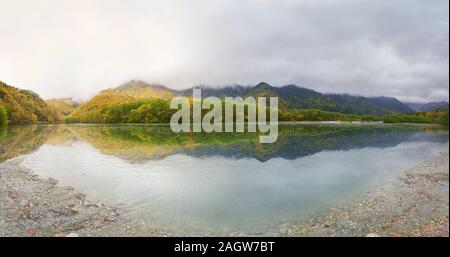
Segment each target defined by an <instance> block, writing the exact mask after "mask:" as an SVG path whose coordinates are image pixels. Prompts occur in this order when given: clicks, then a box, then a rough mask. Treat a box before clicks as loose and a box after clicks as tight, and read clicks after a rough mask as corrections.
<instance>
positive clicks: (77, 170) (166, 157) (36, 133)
mask: <svg viewBox="0 0 450 257" xmlns="http://www.w3.org/2000/svg"><path fill="white" fill-rule="evenodd" d="M448 140H449V139H448V130H447V129H445V128H444V129H442V128H440V127H435V126H405V125H371V126H358V125H320V126H317V125H301V126H300V125H285V126H284V125H283V126H281V127H280V131H279V137H278V141H277V142H276V143H274V144H260V143H259V135H258V134H251V133H250V134H245V133H215V134H208V133H200V134H196V133H188V134H183V133H181V134H174V133H172V132H171V131H170V129H169V127H167V126H137V125H121V126H100V125H95V126H94V125H92V126H90V125H67V126H65V125H61V126H30V127H13V128H10V129H8V131H7V133H6V134H3V136H2V138H1V139H0V145H2V149H3V151H2V152H1V153H0V160H5V159H8V158H12V157H14V156H18V155H26V156H25V158H24V160H23V162H22V165H25V166H26V167H28V168H30V169H32V170H33V171H34V172H35V173H37V174H38V175H40V176H44V177H46V176H51V177H54V178H56V179H58V180H59V181H61V183H62V184H65V185H70V186H73V187H75V188H77V190H81V191H83V192H84V193H86V194H87V195H88V196H89V197H93V198H99V199H100V200H101V201H104V202H107V203H111V204H114V205H120V206H123V208H124V209H125V210H126V211H127V215H129V216H130V217H134V218H138V219H139V220H148V221H150V222H151V223H158V224H160V225H161V226H165V227H175V228H176V229H188V230H193V229H201V230H203V231H211V230H223V229H224V228H227V227H228V228H234V229H238V230H246V231H255V230H261V229H262V228H263V227H265V226H268V225H271V224H276V223H278V222H281V221H285V220H290V219H296V218H298V217H299V215H300V214H301V213H308V215H309V213H310V210H314V209H316V208H319V207H322V206H327V204H329V203H336V202H337V201H340V200H342V199H346V198H349V196H351V195H354V194H358V193H360V192H365V191H366V190H368V188H369V187H370V186H372V185H375V184H377V183H381V182H382V181H383V180H384V179H386V178H388V177H389V176H390V175H391V174H393V173H394V171H398V170H401V169H403V168H405V167H409V166H412V165H414V164H415V163H416V162H417V161H419V160H421V159H423V158H428V157H431V156H434V155H436V154H437V152H439V151H440V150H441V149H442V147H444V146H447V147H448ZM305 215H306V214H305ZM219 234H221V233H219Z"/></svg>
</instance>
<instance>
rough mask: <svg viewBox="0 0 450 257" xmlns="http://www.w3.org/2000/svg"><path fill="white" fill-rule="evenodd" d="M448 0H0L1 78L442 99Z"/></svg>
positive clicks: (67, 92) (30, 84) (48, 91)
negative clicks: (292, 88) (265, 86)
mask: <svg viewBox="0 0 450 257" xmlns="http://www.w3.org/2000/svg"><path fill="white" fill-rule="evenodd" d="M448 5H449V1H448V0H421V1H419V0H377V1H373V0H367V1H362V0H361V1H357V0H339V1H338V0H320V1H317V0H299V1H294V0H291V1H288V0H273V1H271V0H189V1H186V0H174V1H171V0H154V1H151V0H128V1H119V0H104V1H94V0H73V1H72V0H64V1H61V0H40V1H31V0H29V1H22V0H14V1H12V0H0V12H1V14H0V80H2V81H4V82H6V83H8V84H12V85H15V86H17V87H20V88H26V89H31V90H33V91H35V92H37V93H39V94H40V95H41V96H42V97H44V98H46V99H48V98H54V97H71V96H73V97H76V98H77V99H87V98H88V97H90V96H92V95H94V94H95V93H97V92H98V91H99V90H101V89H105V88H110V87H114V86H117V85H119V84H121V83H123V82H126V81H128V80H131V79H142V80H145V81H147V82H150V83H159V84H163V85H166V86H168V87H170V88H174V89H181V88H186V87H191V86H194V85H204V84H206V85H215V86H220V85H227V84H235V83H238V84H243V85H248V84H256V83H258V82H260V81H265V82H268V83H270V84H272V85H275V86H280V85H284V84H297V85H300V86H303V87H307V88H312V89H315V90H317V91H320V92H336V93H351V94H359V95H365V96H376V95H387V96H394V97H398V98H399V99H401V100H406V101H432V100H447V99H448V93H449V72H448V69H449V12H448V9H449V6H448Z"/></svg>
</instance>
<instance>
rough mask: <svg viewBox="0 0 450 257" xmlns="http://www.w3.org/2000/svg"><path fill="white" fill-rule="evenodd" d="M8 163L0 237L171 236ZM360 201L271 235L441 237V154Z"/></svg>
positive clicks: (0, 201)
mask: <svg viewBox="0 0 450 257" xmlns="http://www.w3.org/2000/svg"><path fill="white" fill-rule="evenodd" d="M21 161H22V159H21V158H20V157H18V158H14V159H11V160H8V161H5V162H3V163H0V236H68V237H70V236H171V235H179V234H177V233H176V232H175V233H173V232H172V233H171V232H169V231H165V230H164V229H162V228H157V227H155V226H153V225H152V224H145V223H142V222H139V221H133V220H129V219H126V218H125V217H124V216H123V215H121V213H120V211H121V210H119V209H117V208H113V207H109V206H106V205H105V204H102V203H98V202H92V201H90V200H89V199H87V198H86V196H85V195H83V194H82V193H79V192H77V191H76V190H75V189H74V188H72V187H68V186H59V185H58V181H57V180H55V179H52V178H49V179H42V178H40V177H39V176H37V175H35V174H33V173H32V172H31V171H30V170H28V169H26V168H24V167H23V166H21V165H20V163H21ZM402 174H403V175H402V176H400V177H398V179H396V180H395V181H393V182H392V183H391V184H389V185H386V186H383V187H382V188H379V189H378V190H376V191H375V192H371V194H370V196H369V197H367V198H366V199H361V200H358V201H356V202H355V203H353V204H349V205H345V206H337V207H336V208H331V209H330V210H329V212H328V213H326V214H325V215H323V216H320V217H317V218H315V219H314V220H310V221H308V222H299V223H296V224H291V223H290V224H283V225H282V226H281V228H280V230H279V232H278V233H275V234H274V235H277V236H447V237H448V236H449V220H448V216H449V211H448V210H449V206H448V200H449V188H448V178H449V153H448V149H446V150H445V151H444V152H441V154H440V155H439V156H438V157H436V158H434V159H432V160H428V161H424V162H421V163H420V164H418V165H416V166H415V167H414V168H412V169H408V170H406V171H405V172H404V173H402Z"/></svg>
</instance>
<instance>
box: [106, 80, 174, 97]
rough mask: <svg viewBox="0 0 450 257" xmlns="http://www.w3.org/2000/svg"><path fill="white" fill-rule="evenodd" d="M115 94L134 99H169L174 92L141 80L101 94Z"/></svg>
mask: <svg viewBox="0 0 450 257" xmlns="http://www.w3.org/2000/svg"><path fill="white" fill-rule="evenodd" d="M108 92H115V93H120V94H124V95H127V96H130V97H132V98H134V99H149V98H156V99H165V100H167V99H171V98H173V97H174V96H175V94H176V91H174V90H171V89H169V88H167V87H165V86H161V85H150V84H148V83H146V82H144V81H141V80H132V81H130V82H127V83H125V84H122V85H120V86H118V87H116V88H114V89H107V90H104V91H102V93H108Z"/></svg>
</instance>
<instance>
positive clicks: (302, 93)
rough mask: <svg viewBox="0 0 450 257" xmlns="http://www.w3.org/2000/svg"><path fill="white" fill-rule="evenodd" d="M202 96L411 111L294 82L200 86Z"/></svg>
mask: <svg viewBox="0 0 450 257" xmlns="http://www.w3.org/2000/svg"><path fill="white" fill-rule="evenodd" d="M200 88H201V89H202V96H205V97H206V96H217V97H225V96H230V97H236V96H242V97H245V96H278V97H279V105H280V106H281V107H284V108H289V109H320V110H324V111H330V112H340V113H345V114H369V115H385V114H390V113H413V112H414V110H413V109H411V108H410V107H409V106H408V105H406V104H404V103H402V102H401V101H399V100H398V99H396V98H393V97H384V96H380V97H364V96H353V95H349V94H322V93H320V92H317V91H315V90H312V89H307V88H303V87H299V86H297V85H293V84H290V85H286V86H282V87H274V86H271V85H269V84H267V83H265V82H261V83H259V84H257V85H256V86H247V87H245V86H240V85H232V86H227V87H222V88H211V87H200ZM178 94H180V95H190V94H192V88H189V89H185V90H182V91H179V92H178Z"/></svg>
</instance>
